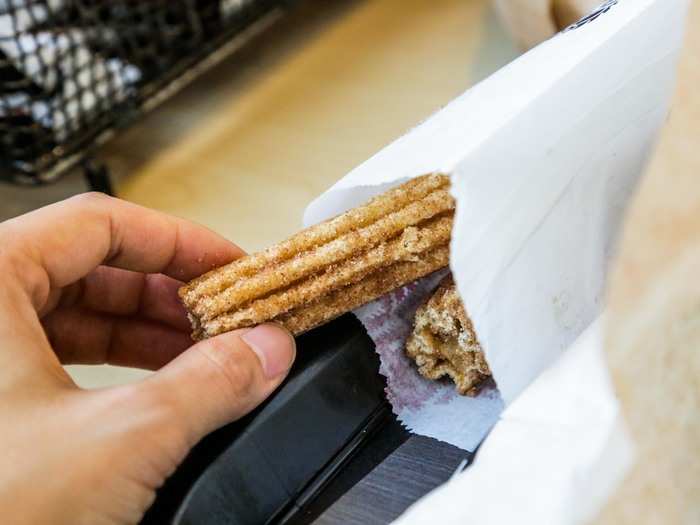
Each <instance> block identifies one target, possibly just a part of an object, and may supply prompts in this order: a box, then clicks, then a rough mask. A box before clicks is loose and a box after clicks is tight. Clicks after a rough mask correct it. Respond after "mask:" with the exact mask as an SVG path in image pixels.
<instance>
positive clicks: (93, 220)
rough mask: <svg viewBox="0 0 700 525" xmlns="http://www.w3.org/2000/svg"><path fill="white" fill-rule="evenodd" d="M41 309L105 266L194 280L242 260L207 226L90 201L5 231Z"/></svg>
mask: <svg viewBox="0 0 700 525" xmlns="http://www.w3.org/2000/svg"><path fill="white" fill-rule="evenodd" d="M0 244H2V245H3V248H5V253H6V254H9V256H10V257H11V258H13V260H14V263H15V265H16V266H17V265H19V266H21V271H17V272H16V274H17V275H18V277H19V278H21V279H23V280H24V284H25V285H26V286H27V288H28V290H29V292H30V293H31V294H32V295H31V296H32V299H34V302H35V306H36V303H37V302H39V303H41V304H43V303H44V302H45V300H46V296H47V295H48V292H49V290H50V289H51V288H62V287H64V286H67V285H68V284H71V283H73V282H75V281H77V280H78V279H81V278H82V277H84V276H86V275H87V274H88V273H89V272H90V271H92V270H93V269H94V268H96V267H97V266H99V265H100V264H103V263H104V264H107V265H110V266H115V267H118V268H124V269H127V270H134V271H138V272H144V273H164V274H166V275H169V276H171V277H174V278H176V279H180V280H188V279H191V278H193V277H196V276H198V275H200V274H201V273H204V272H205V271H207V270H210V269H212V268H214V267H216V266H219V265H221V264H224V263H227V262H229V261H231V260H233V259H235V258H237V257H240V256H241V255H242V254H243V251H242V250H241V249H240V248H238V247H237V246H236V245H234V244H233V243H231V242H229V241H227V240H225V239H224V238H222V237H220V236H218V235H217V234H215V233H213V232H212V231H210V230H208V229H207V228H205V227H203V226H199V225H196V224H193V223H191V222H188V221H185V220H183V219H178V218H176V217H171V216H169V215H165V214H162V213H159V212H156V211H152V210H149V209H147V208H143V207H141V206H137V205H135V204H131V203H128V202H125V201H121V200H119V199H114V198H111V197H107V196H103V195H101V194H94V193H90V194H84V195H80V196H78V197H73V198H72V199H68V200H66V201H63V202H59V203H57V204H54V205H51V206H47V207H45V208H42V209H40V210H37V211H34V212H31V213H29V214H27V215H24V216H22V217H19V218H17V219H13V220H10V221H7V222H6V223H4V224H3V225H1V226H0Z"/></svg>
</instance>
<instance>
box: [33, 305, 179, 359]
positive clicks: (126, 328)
mask: <svg viewBox="0 0 700 525" xmlns="http://www.w3.org/2000/svg"><path fill="white" fill-rule="evenodd" d="M42 324H43V326H44V330H45V331H46V335H47V337H48V339H49V341H50V343H51V345H52V347H53V349H54V352H55V353H56V355H57V356H58V358H59V359H60V361H61V363H63V364H103V363H107V364H111V365H118V366H128V367H134V368H144V369H147V370H157V369H159V368H161V367H162V366H163V365H165V364H167V363H169V362H170V361H172V360H173V359H174V358H175V357H177V356H178V355H180V354H181V353H182V352H183V351H185V350H186V349H187V348H188V347H190V346H191V345H192V340H191V339H190V336H189V333H187V332H184V331H179V330H175V329H173V328H171V327H169V326H167V325H164V324H163V323H159V322H156V321H149V320H146V319H132V318H124V317H118V316H112V315H108V314H100V313H98V312H94V311H90V310H87V309H85V308H83V307H73V308H59V309H58V310H54V311H53V312H51V313H50V314H49V315H47V316H46V317H45V318H44V319H43V320H42Z"/></svg>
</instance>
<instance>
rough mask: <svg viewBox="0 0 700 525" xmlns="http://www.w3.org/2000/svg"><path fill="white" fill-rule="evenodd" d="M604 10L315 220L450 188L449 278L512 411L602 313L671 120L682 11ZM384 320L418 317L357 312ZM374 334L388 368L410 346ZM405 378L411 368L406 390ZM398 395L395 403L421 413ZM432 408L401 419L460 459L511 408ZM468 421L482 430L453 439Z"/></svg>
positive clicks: (335, 198) (497, 77)
mask: <svg viewBox="0 0 700 525" xmlns="http://www.w3.org/2000/svg"><path fill="white" fill-rule="evenodd" d="M608 4H609V5H608V7H609V9H606V10H604V11H601V13H600V14H599V16H597V17H595V18H592V19H589V21H588V23H582V24H580V25H578V26H575V27H574V28H573V29H571V30H568V31H566V32H564V33H561V34H559V35H557V36H555V37H554V38H552V39H551V40H549V41H547V42H545V43H543V44H541V45H540V46H538V47H537V48H535V49H533V50H531V51H530V52H528V53H526V54H525V55H523V56H522V57H520V58H519V59H517V60H515V61H514V62H512V63H511V64H509V65H507V66H506V67H504V68H503V69H501V70H500V71H498V72H497V73H496V74H494V75H492V76H491V77H490V78H488V79H486V80H485V81H483V82H481V83H480V84H478V85H476V86H474V87H473V88H472V89H470V90H469V91H467V92H466V93H464V94H463V95H462V96H460V97H459V98H457V99H456V100H454V101H453V102H452V103H450V104H449V105H448V106H446V107H445V108H444V109H443V110H441V111H440V112H438V113H437V114H435V115H434V116H432V117H431V118H430V119H428V120H427V121H425V122H424V123H423V124H421V125H420V126H418V127H417V128H415V129H413V130H412V131H410V132H409V133H408V134H406V135H405V136H403V137H401V138H399V139H398V140H397V141H396V142H394V143H393V144H391V145H389V146H388V147H386V148H385V149H383V150H382V151H380V152H379V153H377V154H376V155H375V156H374V157H372V158H371V159H369V160H368V161H366V162H365V163H363V164H362V165H360V166H358V167H357V168H356V169H354V170H353V171H351V172H350V173H349V174H348V175H347V176H345V177H344V178H343V179H341V180H340V181H338V183H336V184H335V185H334V186H333V187H332V188H331V189H330V190H328V191H327V192H326V193H325V194H323V195H321V196H320V197H319V198H318V199H316V200H315V201H314V202H313V203H312V204H311V205H310V206H309V207H308V208H307V211H306V214H305V223H306V224H311V223H315V222H317V221H320V220H322V219H326V218H328V217H331V216H333V215H335V214H337V213H340V212H342V211H344V210H346V209H348V208H350V207H353V206H355V205H358V204H360V203H361V202H363V201H365V200H366V199H367V198H369V197H371V196H373V195H376V194H378V193H380V192H382V191H384V190H386V189H387V188H388V187H391V186H395V185H397V184H399V183H401V182H403V181H405V180H407V179H408V178H410V177H415V176H419V175H422V174H426V173H431V172H441V173H447V174H450V175H451V176H452V178H453V194H454V195H455V197H456V199H457V213H456V220H455V226H454V230H453V238H452V245H451V268H452V270H453V273H454V275H455V278H456V281H457V284H458V289H459V293H460V296H461V297H462V299H463V301H464V303H465V305H466V308H467V311H468V313H469V315H470V317H471V319H472V321H473V323H474V327H475V329H476V333H477V336H478V337H479V340H480V342H481V344H482V347H483V348H484V351H485V353H486V357H487V360H488V362H489V365H490V366H491V369H492V372H493V376H494V379H495V381H496V384H497V385H498V388H499V390H500V392H501V394H502V396H503V399H504V401H505V402H506V404H507V403H510V402H511V401H512V400H513V399H515V397H516V396H517V395H518V394H519V393H520V392H521V391H522V390H523V389H524V388H525V387H526V386H527V385H528V384H529V383H530V382H531V381H532V380H533V379H534V378H535V377H536V376H537V375H538V374H539V373H540V372H541V371H542V370H543V369H544V368H546V367H547V366H548V365H550V364H551V363H552V362H553V361H554V360H556V358H557V357H558V356H559V355H560V354H561V352H562V351H563V350H564V349H565V348H567V347H568V346H569V345H570V344H571V343H572V342H573V341H574V340H575V339H576V337H577V336H578V335H579V334H580V333H581V332H582V331H583V330H584V329H585V328H586V327H587V326H588V325H589V324H590V322H591V321H592V319H593V318H594V317H596V316H597V315H598V314H599V313H600V310H601V307H602V298H603V285H604V278H605V271H606V267H607V263H608V260H609V257H610V255H611V252H612V250H613V247H614V241H615V235H616V233H617V230H618V226H619V222H620V217H621V213H622V211H623V209H624V207H625V204H626V202H627V199H628V197H629V196H630V194H631V192H632V191H633V189H634V185H635V182H636V180H637V178H638V177H639V175H640V173H641V170H642V167H643V165H644V162H645V160H646V159H647V157H648V154H649V152H650V149H651V147H652V145H653V142H654V138H655V136H656V133H657V131H658V129H659V127H660V126H661V124H662V123H663V121H664V118H665V116H666V114H667V110H668V107H667V106H668V101H669V97H670V93H671V90H672V83H673V77H674V66H675V61H676V56H677V51H678V49H679V46H680V42H681V38H682V27H683V18H684V14H685V10H686V7H687V1H686V0H636V1H629V0H627V1H619V2H614V1H613V2H608ZM419 289H422V287H420V286H419ZM422 291H423V293H425V290H422ZM405 296H406V294H402V297H405ZM384 306H386V305H384ZM377 308H383V309H382V311H381V314H382V315H386V316H387V319H386V322H387V323H389V322H390V321H391V315H393V316H394V317H393V319H394V321H395V322H396V324H401V323H405V322H406V319H400V318H399V317H400V316H404V317H405V316H407V314H408V313H410V309H402V308H394V310H393V314H392V313H391V312H387V311H386V308H384V307H383V306H382V302H381V301H379V302H378V303H375V304H373V305H370V306H369V307H365V308H364V309H362V310H361V311H360V312H359V314H360V318H361V320H362V321H363V323H364V324H365V326H366V327H367V326H368V319H369V318H370V317H371V316H372V315H378V313H377V311H376V309H377ZM408 322H410V320H409V321H408ZM368 328H371V327H368ZM368 331H369V333H370V336H372V337H373V338H374V339H375V343H376V344H377V349H378V351H379V353H380V355H381V356H382V359H383V361H384V360H385V359H386V357H385V356H386V355H388V354H389V353H392V355H394V354H395V353H396V352H399V351H400V347H401V344H402V341H399V340H398V339H399V337H398V336H399V335H400V334H401V332H400V331H397V332H396V335H397V338H396V339H397V340H395V341H393V343H392V344H388V343H387V341H386V339H387V338H386V337H385V338H384V340H378V339H377V333H376V332H373V330H371V329H369V330H368ZM394 368H396V366H394ZM407 369H410V364H409V363H407V362H406V361H405V360H404V368H403V369H400V371H399V375H400V376H402V375H405V374H406V373H408V372H406V370H407ZM393 379H395V378H392V377H391V376H389V388H390V389H392V388H393V389H394V390H393V391H392V396H390V397H393V400H394V401H395V400H396V399H399V400H400V399H403V398H406V397H415V395H414V394H413V391H412V390H411V388H413V387H412V386H411V384H410V383H407V382H405V381H403V382H402V381H393ZM392 384H393V386H392ZM406 384H408V385H409V386H408V387H407V388H405V389H404V390H402V385H406ZM443 388H444V389H449V388H450V387H449V386H447V385H444V386H443ZM428 395H429V396H430V400H429V402H425V403H423V404H420V403H414V405H413V407H412V408H410V407H409V408H407V407H406V406H402V407H399V408H398V409H397V403H396V402H394V408H395V410H396V411H397V413H398V415H399V417H400V418H401V419H402V420H403V421H404V422H408V426H409V428H410V429H411V430H414V431H416V432H418V433H422V434H425V435H429V436H434V437H438V438H439V439H443V440H445V441H448V442H450V443H453V444H455V445H457V446H463V447H465V448H471V447H472V446H473V444H474V443H475V442H478V440H480V439H481V438H482V437H483V435H484V434H485V432H486V431H487V430H488V428H489V427H490V425H491V424H492V423H493V421H494V420H495V415H496V414H495V413H496V412H497V411H498V410H499V409H500V406H501V405H500V403H499V402H496V401H494V396H492V395H490V394H489V395H490V397H489V398H488V399H486V400H483V399H482V400H481V401H480V398H477V399H476V400H469V401H460V400H459V399H456V396H455V395H454V394H451V397H450V394H448V392H447V390H439V391H437V392H431V393H429V394H428ZM461 399H464V398H461ZM436 406H437V407H439V410H441V412H440V415H439V417H436V413H437V412H436V408H435V407H436ZM447 408H450V409H449V410H448V409H447ZM489 410H491V411H492V413H491V414H490V417H489V415H488V414H485V413H484V411H486V412H488V411H489ZM473 414H480V416H479V418H478V420H479V421H480V424H481V425H483V428H481V427H479V428H475V427H474V426H473V425H471V426H470V425H463V426H462V428H461V430H459V429H455V428H454V425H453V422H454V420H455V419H461V420H469V418H471V417H475V418H476V416H473ZM477 427H478V425H477Z"/></svg>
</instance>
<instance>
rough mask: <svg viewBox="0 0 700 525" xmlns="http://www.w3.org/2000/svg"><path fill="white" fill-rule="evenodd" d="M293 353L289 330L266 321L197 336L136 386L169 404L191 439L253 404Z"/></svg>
mask: <svg viewBox="0 0 700 525" xmlns="http://www.w3.org/2000/svg"><path fill="white" fill-rule="evenodd" d="M295 356H296V345H295V342H294V338H293V337H292V335H291V334H290V333H289V332H288V331H287V330H285V329H284V328H282V327H281V326H279V325H276V324H272V323H268V324H262V325H259V326H256V327H255V328H252V329H243V330H236V331H233V332H228V333H226V334H222V335H219V336H217V337H213V338H211V339H207V340H205V341H201V342H199V343H197V344H195V345H194V346H192V347H191V348H189V349H188V350H187V351H185V352H184V353H183V354H181V355H180V356H178V357H177V358H176V359H174V360H173V361H171V362H170V363H169V364H168V365H167V366H165V367H163V368H162V369H161V370H160V371H159V372H157V373H156V374H154V375H153V376H151V377H150V378H149V379H147V380H146V381H145V382H144V383H143V384H142V386H143V387H144V388H146V389H150V390H151V392H150V393H151V394H152V395H155V397H156V399H164V400H167V402H168V403H172V404H173V406H172V407H171V408H173V409H174V414H175V419H177V421H173V422H172V423H174V424H176V425H178V426H181V427H182V428H183V430H185V432H186V433H187V437H188V440H189V441H190V443H191V444H194V443H196V442H197V441H199V440H200V439H201V438H203V437H204V436H205V435H207V434H208V433H209V432H212V431H213V430H215V429H217V428H219V427H220V426H222V425H225V424H226V423H230V422H231V421H234V420H236V419H238V418H240V417H242V416H244V415H245V414H247V413H248V412H250V411H251V410H252V409H253V408H255V407H256V406H257V405H259V404H260V403H261V402H262V401H263V400H264V399H265V398H266V397H267V396H269V395H270V394H271V393H272V392H273V391H274V390H275V388H277V387H278V386H279V385H280V383H281V382H282V380H283V379H284V378H285V377H286V376H287V373H288V372H289V368H290V367H291V365H292V362H293V361H294V357H295Z"/></svg>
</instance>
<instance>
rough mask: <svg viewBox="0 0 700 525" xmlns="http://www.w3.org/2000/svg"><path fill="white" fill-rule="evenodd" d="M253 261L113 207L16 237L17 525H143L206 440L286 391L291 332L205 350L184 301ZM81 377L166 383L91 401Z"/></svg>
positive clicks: (1, 301) (180, 225)
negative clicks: (126, 370) (76, 369)
mask: <svg viewBox="0 0 700 525" xmlns="http://www.w3.org/2000/svg"><path fill="white" fill-rule="evenodd" d="M242 254H243V252H242V251H241V250H240V249H239V248H238V247H236V246H235V245H233V244H231V243H230V242H228V241H226V240H224V239H223V238H221V237H219V236H217V235H215V234H214V233H212V232H211V231H209V230H207V229H206V228H203V227H201V226H196V225H194V224H191V223H189V222H187V221H184V220H180V219H176V218H174V217H169V216H166V215H163V214H159V213H157V212H154V211H150V210H147V209H145V208H141V207H139V206H136V205H133V204H129V203H127V202H123V201H120V200H117V199H113V198H110V197H106V196H102V195H99V194H85V195H81V196H78V197H75V198H72V199H69V200H67V201H63V202H60V203H58V204H54V205H52V206H49V207H46V208H43V209H41V210H38V211H35V212H33V213H30V214H27V215H25V216H22V217H18V218H16V219H12V220H10V221H7V222H5V223H2V224H0V276H1V277H0V280H1V281H2V283H1V285H0V422H1V423H0V424H1V425H2V431H1V432H0V449H1V450H2V452H3V453H2V455H1V456H0V515H2V517H3V523H32V524H37V523H71V524H83V523H85V524H90V525H95V524H112V523H135V522H138V521H139V519H140V518H141V516H142V515H143V513H144V512H145V510H146V509H147V508H148V507H149V506H150V504H151V503H152V501H153V498H154V495H155V491H156V489H157V488H158V487H159V486H160V485H161V484H162V483H163V481H164V480H165V479H166V478H167V477H168V476H169V475H170V474H171V473H172V472H173V471H174V469H175V468H176V467H177V465H178V464H179V463H180V461H181V460H182V459H183V458H184V457H185V455H186V454H187V452H188V451H189V450H190V448H191V447H192V446H193V445H194V444H195V443H197V441H199V440H200V439H201V438H202V437H203V436H204V435H206V434H207V433H209V432H211V431H212V430H214V429H216V428H217V427H219V426H221V425H223V424H225V423H227V422H230V421H233V420H235V419H237V418H239V417H241V416H242V415H244V414H245V413H247V412H249V411H250V410H251V409H253V408H254V407H255V406H256V405H258V404H259V403H260V402H261V401H262V400H264V399H265V398H266V397H267V396H268V395H269V394H270V393H271V392H272V391H273V390H274V389H275V388H276V387H277V386H279V384H280V383H281V382H282V380H283V379H284V377H285V376H286V374H287V372H288V370H289V368H290V366H291V363H292V361H293V360H294V356H295V346H294V340H293V338H292V337H291V336H290V335H289V334H288V333H287V332H286V331H284V330H283V329H282V328H280V327H278V326H276V325H261V326H259V327H256V328H253V329H252V330H239V331H236V332H231V333H228V334H223V335H221V336H218V337H215V338H212V339H209V340H207V341H203V342H200V343H197V344H195V345H194V346H191V347H190V345H191V344H192V342H191V340H190V338H189V328H190V327H189V324H188V322H187V320H186V318H185V314H184V310H183V308H182V306H181V305H180V302H179V300H178V298H177V288H178V287H179V286H180V285H181V284H182V283H181V281H182V280H188V279H191V278H193V277H195V276H197V275H199V274H201V273H203V272H205V271H207V270H209V269H211V268H212V267H214V266H218V265H221V264H224V263H227V262H229V261H231V260H233V259H235V258H236V257H239V256H241V255H242ZM188 347H189V348H188ZM68 363H111V364H117V365H123V366H133V367H140V368H148V369H153V370H158V371H157V372H156V373H155V374H153V375H152V376H149V377H148V378H146V379H145V380H143V381H141V382H138V383H133V384H129V385H124V386H118V387H114V388H106V389H101V390H90V391H86V390H82V389H80V388H78V387H77V386H76V385H75V383H74V382H73V381H72V380H71V378H70V377H69V376H68V374H67V373H66V372H65V370H64V369H63V366H62V364H68Z"/></svg>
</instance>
